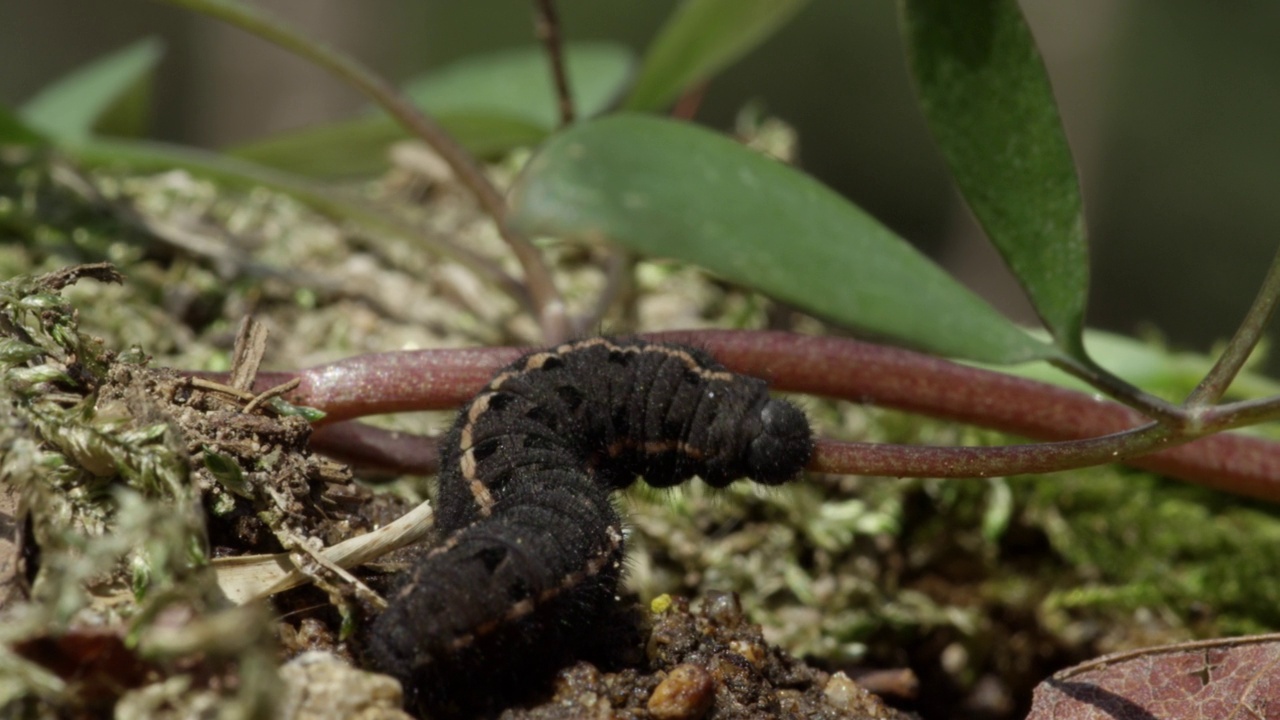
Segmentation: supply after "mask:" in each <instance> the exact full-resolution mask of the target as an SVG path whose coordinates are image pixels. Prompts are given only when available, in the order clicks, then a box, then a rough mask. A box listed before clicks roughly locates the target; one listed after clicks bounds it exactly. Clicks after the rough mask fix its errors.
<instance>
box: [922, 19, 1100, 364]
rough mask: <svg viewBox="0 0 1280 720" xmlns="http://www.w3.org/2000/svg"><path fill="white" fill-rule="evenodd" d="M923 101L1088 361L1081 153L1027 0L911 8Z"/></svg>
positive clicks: (1006, 248) (1004, 245)
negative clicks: (1075, 156)
mask: <svg viewBox="0 0 1280 720" xmlns="http://www.w3.org/2000/svg"><path fill="white" fill-rule="evenodd" d="M902 16H903V27H904V33H905V35H906V40H907V46H908V55H909V58H910V65H911V71H912V74H913V76H914V78H915V82H916V87H917V90H918V92H919V95H920V105H921V107H922V108H923V110H924V115H925V118H926V119H927V120H928V122H929V126H930V128H931V129H932V131H933V136H934V138H935V139H936V140H937V142H938V146H939V147H940V148H941V150H942V154H943V155H944V156H945V157H946V159H947V162H948V164H949V165H950V166H951V172H952V174H953V175H954V176H955V179H956V183H957V184H958V185H959V187H960V190H961V192H962V193H963V194H964V196H965V200H966V201H968V203H969V206H970V207H971V208H972V209H973V212H974V215H975V216H977V218H978V222H979V223H981V224H982V227H983V228H984V229H985V230H986V232H987V235H988V236H989V237H990V239H991V242H992V243H993V244H994V245H995V246H996V248H997V249H998V250H999V251H1000V254H1001V255H1002V256H1003V257H1004V260H1005V262H1006V263H1007V264H1008V265H1009V267H1010V269H1012V271H1013V273H1014V275H1015V276H1016V277H1017V278H1018V281H1019V282H1020V283H1021V284H1022V287H1023V289H1024V290H1025V291H1026V292H1027V294H1028V296H1029V297H1030V298H1031V302H1032V304H1033V305H1034V306H1035V308H1036V311H1037V312H1038V313H1039V315H1040V317H1041V319H1042V320H1043V321H1044V323H1045V325H1046V327H1048V329H1049V332H1050V333H1051V334H1052V335H1053V337H1054V340H1055V341H1056V342H1057V343H1058V345H1059V346H1060V347H1061V348H1062V349H1063V350H1065V351H1067V352H1068V353H1070V354H1071V355H1073V356H1075V357H1077V358H1081V359H1083V358H1084V357H1085V354H1084V349H1083V343H1082V339H1081V333H1082V331H1083V327H1084V309H1085V303H1086V300H1087V295H1088V289H1089V267H1088V266H1089V258H1088V245H1087V243H1086V240H1085V226H1084V217H1083V210H1082V203H1081V199H1080V184H1079V181H1078V180H1077V178H1076V172H1075V165H1074V163H1073V162H1072V159H1071V151H1070V149H1069V148H1068V147H1067V141H1066V137H1065V136H1064V135H1063V132H1062V124H1061V121H1060V120H1059V117H1058V109H1057V105H1056V104H1055V102H1054V98H1053V90H1052V88H1051V87H1050V85H1049V78H1048V75H1047V74H1046V72H1045V68H1044V63H1043V61H1042V60H1041V58H1040V53H1039V51H1038V50H1037V49H1036V45H1035V40H1034V39H1033V38H1032V36H1031V32H1030V30H1029V29H1028V27H1027V24H1026V22H1025V21H1024V20H1023V17H1022V14H1021V12H1020V11H1019V9H1018V5H1017V2H1016V1H1015V0H904V2H903V4H902Z"/></svg>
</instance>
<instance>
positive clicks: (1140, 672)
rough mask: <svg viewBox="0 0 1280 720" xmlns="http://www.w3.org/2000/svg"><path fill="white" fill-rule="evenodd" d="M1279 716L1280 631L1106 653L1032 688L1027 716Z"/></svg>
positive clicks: (1132, 719) (1115, 719)
mask: <svg viewBox="0 0 1280 720" xmlns="http://www.w3.org/2000/svg"><path fill="white" fill-rule="evenodd" d="M1226 718H1239V719H1240V720H1245V719H1248V720H1255V719H1258V720H1260V719H1264V718H1276V719H1280V634H1269V635H1255V636H1251V637H1243V638H1223V639H1216V640H1203V641H1199V642H1193V643H1183V644H1180V645H1168V646H1164V647H1158V648H1147V649H1144V650H1137V651H1132V652H1125V653H1119V654H1116V655H1107V656H1105V657H1101V658H1098V659H1097V660H1091V661H1089V662H1087V663H1085V664H1083V665H1077V666H1076V667H1073V668H1069V669H1067V670H1063V671H1062V672H1060V673H1058V674H1056V675H1054V676H1053V677H1052V678H1050V679H1048V680H1046V681H1044V682H1042V683H1040V685H1039V686H1038V687H1036V690H1035V695H1034V698H1033V700H1032V704H1031V713H1030V714H1029V715H1028V716H1027V720H1192V719H1194V720H1225V719H1226Z"/></svg>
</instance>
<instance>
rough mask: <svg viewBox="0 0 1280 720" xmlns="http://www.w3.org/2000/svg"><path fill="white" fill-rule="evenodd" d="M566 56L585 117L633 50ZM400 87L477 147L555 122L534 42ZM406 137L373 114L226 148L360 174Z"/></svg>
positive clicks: (608, 96) (488, 150)
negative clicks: (530, 45) (525, 46)
mask: <svg viewBox="0 0 1280 720" xmlns="http://www.w3.org/2000/svg"><path fill="white" fill-rule="evenodd" d="M565 62H566V65H567V68H568V70H567V72H568V75H569V87H570V92H571V93H572V95H573V99H574V103H575V105H576V106H577V112H578V114H579V116H581V117H590V116H592V115H595V114H597V113H599V112H601V111H603V110H604V109H605V108H606V107H607V106H608V105H609V103H611V102H613V101H614V100H615V99H616V98H617V96H618V95H619V93H620V92H621V90H622V87H623V85H624V84H625V83H626V81H627V80H628V78H629V77H630V75H631V72H632V70H633V68H634V65H635V58H634V56H633V55H632V54H631V51H630V50H628V49H627V48H625V47H623V46H621V45H614V44H609V43H575V44H571V45H569V46H568V47H567V48H566V49H565ZM405 92H406V93H407V94H408V95H409V97H410V98H412V99H413V101H414V103H415V104H417V105H418V106H419V107H421V108H423V109H425V110H426V111H427V112H429V113H431V114H432V115H433V116H434V117H435V118H436V120H438V121H439V122H440V124H441V125H443V126H444V128H445V129H446V130H448V131H449V133H450V134H451V135H453V136H454V138H456V139H457V140H458V142H460V143H461V144H462V145H463V147H465V148H467V150H468V151H470V152H471V153H473V154H476V155H481V156H492V155H497V154H500V153H502V152H505V151H507V150H510V149H511V148H513V147H518V146H521V145H532V144H535V143H537V142H539V141H541V140H542V139H543V138H544V137H546V135H547V133H549V132H550V131H551V130H553V129H555V127H556V126H557V125H558V124H559V111H558V106H557V100H556V96H555V90H554V88H553V86H552V82H551V75H550V71H549V70H548V69H547V58H546V53H545V51H543V50H542V49H541V48H538V47H530V48H522V49H519V50H507V51H502V52H498V53H494V54H491V55H485V56H482V57H473V58H467V59H464V60H461V61H459V62H457V63H454V64H452V65H449V66H446V67H444V68H441V69H439V70H436V71H434V72H432V73H430V74H428V75H426V76H424V77H422V78H420V79H418V80H414V81H411V82H410V83H409V84H408V85H407V86H406V88H405ZM406 137H408V136H407V134H406V133H405V131H404V130H403V129H402V128H401V127H400V126H399V125H397V124H396V123H395V122H393V121H392V120H390V119H389V118H387V117H386V116H385V115H382V114H376V115H368V116H365V117H362V118H357V119H355V120H350V121H346V122H340V123H332V124H328V125H321V126H316V127H311V128H307V129H304V130H301V131H293V132H289V133H282V134H279V135H275V136H272V137H268V138H264V139H262V140H258V141H255V142H253V143H249V144H246V145H241V146H239V147H237V148H233V149H232V150H230V153H231V154H233V155H235V156H236V157H240V158H243V159H246V160H252V161H254V162H256V163H259V164H261V165H266V166H269V167H274V168H278V169H282V170H289V171H290V172H296V173H300V174H305V175H311V176H315V177H342V176H353V175H367V174H373V173H377V172H380V171H381V170H383V169H384V168H385V167H386V164H387V160H386V156H387V148H388V146H390V145H391V144H392V143H395V142H398V141H400V140H403V139H405V138H406Z"/></svg>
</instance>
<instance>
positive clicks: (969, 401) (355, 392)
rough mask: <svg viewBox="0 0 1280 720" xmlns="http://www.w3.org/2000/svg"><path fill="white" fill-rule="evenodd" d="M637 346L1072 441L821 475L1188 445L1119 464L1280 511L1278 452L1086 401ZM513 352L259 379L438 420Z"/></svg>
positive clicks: (731, 351)
mask: <svg viewBox="0 0 1280 720" xmlns="http://www.w3.org/2000/svg"><path fill="white" fill-rule="evenodd" d="M645 337H647V338H648V339H652V340H659V341H667V342H684V343H688V344H692V345H697V346H700V347H703V348H705V349H706V350H708V351H709V352H711V353H712V354H713V355H714V356H715V357H716V358H718V359H719V360H720V361H721V362H722V363H724V365H725V366H727V367H728V368H729V369H731V370H733V371H735V372H739V373H743V374H748V375H753V376H756V377H761V378H764V379H766V380H769V381H770V383H772V385H773V387H774V388H775V389H778V390H783V391H789V392H799V393H808V394H813V395H820V396H824V397H832V398H839V399H844V400H849V401H852V402H858V403H864V404H873V405H877V406H882V407H889V408H894V409H898V410H904V411H908V412H914V413H919V414H922V415H927V416H930V417H935V418H941V419H945V420H951V421H956V422H963V423H968V424H972V425H978V426H981V427H987V428H993V429H996V430H1001V431H1004V432H1009V433H1014V434H1017V435H1021V436H1024V437H1029V438H1034V439H1038V440H1048V441H1054V442H1061V441H1082V444H1079V443H1078V444H1075V445H1070V444H1063V445H1062V446H1061V447H1053V446H1044V445H1036V446H1014V448H1018V447H1021V448H1022V449H1010V448H927V449H922V448H912V447H904V446H883V447H881V448H880V449H876V450H870V449H866V448H862V449H858V450H837V449H836V448H837V447H838V446H835V445H825V444H824V450H823V451H822V452H823V453H828V454H827V455H820V458H826V459H824V460H821V462H822V463H823V464H822V465H820V467H821V468H822V469H823V470H824V471H828V472H844V473H863V472H868V473H869V472H878V473H881V474H885V475H904V476H905V475H931V476H948V475H953V474H959V475H963V476H983V475H991V474H1002V473H1006V472H1030V471H1032V470H1029V469H1027V468H1031V467H1033V465H1031V464H1028V463H1030V462H1031V461H1030V460H1025V459H1019V457H1020V456H1022V455H1024V454H1025V453H1028V452H1039V451H1040V450H1041V449H1044V450H1045V451H1046V452H1047V453H1049V455H1050V457H1051V458H1054V457H1056V458H1057V460H1056V461H1055V462H1054V463H1051V464H1049V465H1048V466H1035V467H1038V468H1040V469H1042V470H1052V469H1065V467H1066V463H1067V461H1068V460H1069V459H1070V458H1071V457H1073V453H1074V457H1075V458H1077V459H1079V458H1090V462H1102V461H1110V460H1115V459H1122V458H1125V457H1128V456H1129V455H1131V454H1134V453H1137V452H1140V451H1146V450H1149V449H1151V448H1153V447H1156V446H1163V444H1165V443H1168V444H1173V443H1176V442H1185V443H1187V444H1185V445H1182V446H1180V447H1173V448H1169V449H1165V450H1161V451H1160V452H1156V453H1152V454H1150V455H1145V456H1142V457H1135V458H1133V459H1131V460H1129V461H1128V462H1129V463H1130V464H1132V465H1135V466H1138V467H1142V468H1146V469H1150V470H1153V471H1156V472H1161V473H1164V474H1167V475H1170V476H1173V477H1178V478H1181V479H1184V480H1188V481H1191V482H1195V483H1198V484H1201V485H1206V486H1208V487H1212V488H1216V489H1219V490H1223V491H1226V492H1232V493H1236V494H1240V495H1248V496H1251V497H1260V498H1265V499H1269V500H1276V501H1280V443H1277V442H1272V441H1268V440H1263V439H1260V438H1255V437H1248V436H1244V435H1238V434H1231V433H1224V434H1219V435H1213V436H1210V437H1202V438H1200V439H1197V440H1194V441H1190V442H1188V441H1189V440H1190V439H1191V438H1192V437H1194V435H1195V434H1194V433H1184V434H1176V433H1179V432H1182V431H1179V430H1178V429H1176V428H1175V429H1172V430H1170V429H1168V428H1163V429H1158V430H1155V429H1149V428H1146V427H1145V426H1146V425H1148V423H1149V420H1148V419H1147V418H1146V417H1145V416H1144V415H1143V414H1141V413H1139V412H1137V411H1135V410H1133V409H1131V408H1128V407H1125V406H1124V405H1120V404H1117V403H1114V402H1109V401H1106V400H1100V399H1098V398H1096V397H1095V396H1093V395H1091V394H1087V393H1081V392H1076V391H1072V390H1066V389H1063V388H1059V387H1056V386H1053V385H1048V384H1046V383H1040V382H1035V381H1032V380H1025V379H1022V378H1017V377H1013V376H1010V375H1004V374H1001V373H996V372H991V371H988V370H981V369H978V368H973V367H969V366H965V365H960V364H957V363H953V362H949V361H946V360H941V359H939V358H935V357H930V356H927V355H922V354H919V353H914V352H911V351H908V350H901V349H898V348H890V347H884V346H879V345H873V344H870V343H863V342H858V341H854V340H848V339H844V338H833V337H815V336H805V335H796V334H793V333H783V332H747V331H716V330H711V331H696V332H693V331H690V332H678V333H660V334H655V335H648V336H645ZM522 352H523V350H522V349H520V348H490V349H465V350H436V351H412V352H392V353H380V354H376V355H365V356H360V357H354V358H348V359H346V360H342V361H339V362H336V363H332V364H329V365H324V366H319V367H315V368H311V369H308V370H303V371H301V372H298V373H260V374H259V382H260V383H264V386H269V385H275V384H279V383H280V382H283V381H284V380H286V379H288V378H290V377H292V376H293V375H297V376H299V377H300V378H301V379H302V384H301V385H300V387H299V389H298V390H297V391H295V392H294V393H293V394H292V395H291V396H290V401H291V402H295V403H298V404H302V405H310V406H313V407H318V408H320V409H322V410H325V411H326V412H327V413H329V414H328V415H327V417H326V418H325V422H335V421H340V420H345V419H351V418H355V417H360V416H364V415H373V414H379V413H387V412H402V411H410V410H442V409H450V408H455V407H458V406H459V405H461V404H463V403H465V402H466V401H467V400H469V399H470V398H471V397H472V395H473V394H474V393H475V392H477V391H478V390H479V389H480V388H481V387H483V386H484V384H485V383H486V382H488V380H489V378H490V377H491V376H492V374H493V373H494V372H495V371H496V370H497V369H498V368H500V367H502V366H504V365H506V364H508V363H510V362H512V361H513V360H514V359H515V358H517V357H519V355H520V354H521V353H522ZM1116 433H1122V435H1120V436H1114V434H1116ZM1148 433H1150V434H1148ZM1107 436H1114V437H1110V438H1108V437H1107ZM1108 443H1115V444H1114V445H1110V444H1108ZM1147 443H1150V444H1149V445H1148V444H1147ZM840 453H852V454H846V455H843V456H841V455H840ZM859 453H860V454H859ZM841 458H843V459H841ZM1073 462H1074V461H1073ZM1080 462H1083V460H1081V461H1080ZM1018 463H1023V464H1018ZM948 468H950V469H948ZM1036 471H1040V470H1039V469H1038V470H1036Z"/></svg>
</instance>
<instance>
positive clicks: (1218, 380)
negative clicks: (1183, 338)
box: [1183, 251, 1280, 408]
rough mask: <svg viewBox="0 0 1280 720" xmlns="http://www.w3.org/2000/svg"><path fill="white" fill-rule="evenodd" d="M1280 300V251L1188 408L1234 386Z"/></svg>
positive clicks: (1210, 401) (1215, 399)
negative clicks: (1232, 384)
mask: <svg viewBox="0 0 1280 720" xmlns="http://www.w3.org/2000/svg"><path fill="white" fill-rule="evenodd" d="M1277 302H1280V251H1277V252H1276V255H1275V256H1274V257H1272V258H1271V266H1270V267H1269V268H1267V275H1266V277H1265V278H1264V279H1263V281H1262V287H1260V288H1259V289H1258V295H1257V297H1255V298H1254V299H1253V304H1252V305H1251V306H1250V307H1249V311H1248V312H1247V313H1245V316H1244V320H1243V321H1242V322H1241V323H1240V327H1239V328H1238V329H1237V330H1236V334H1235V335H1234V336H1232V338H1231V340H1230V342H1228V343H1227V347H1226V348H1225V349H1224V350H1223V351H1222V355H1221V357H1219V358H1218V362H1217V363H1215V364H1214V366H1213V368H1211V369H1210V370H1209V372H1208V374H1206V375H1205V376H1204V379H1203V380H1201V381H1200V384H1199V385H1197V386H1196V388H1195V390H1192V391H1191V394H1190V395H1188V396H1187V399H1186V401H1185V402H1184V403H1183V406H1184V407H1187V408H1198V407H1203V406H1206V405H1212V404H1213V403H1216V402H1218V400H1220V399H1222V395H1223V394H1224V393H1225V392H1226V391H1227V388H1229V387H1230V386H1231V381H1233V380H1235V378H1236V375H1238V374H1239V373H1240V368H1242V367H1244V363H1245V361H1246V360H1248V359H1249V355H1250V354H1252V353H1253V349H1254V348H1255V347H1257V345H1258V340H1259V339H1261V338H1262V332H1263V330H1265V329H1266V327H1267V323H1268V322H1269V321H1270V320H1271V315H1272V314H1273V313H1274V312H1275V309H1276V303H1277Z"/></svg>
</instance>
